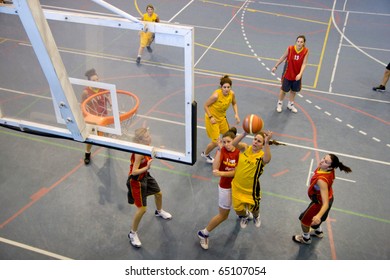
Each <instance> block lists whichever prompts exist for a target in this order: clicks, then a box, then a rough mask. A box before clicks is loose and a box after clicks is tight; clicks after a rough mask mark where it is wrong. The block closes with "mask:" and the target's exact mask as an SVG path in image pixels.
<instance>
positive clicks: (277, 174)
mask: <svg viewBox="0 0 390 280" xmlns="http://www.w3.org/2000/svg"><path fill="white" fill-rule="evenodd" d="M289 171H290V169H288V168H287V169H285V170H282V171H280V172H278V173H274V174H272V177H279V176H282V175H283V174H285V173H287V172H289Z"/></svg>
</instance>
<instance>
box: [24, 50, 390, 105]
mask: <svg viewBox="0 0 390 280" xmlns="http://www.w3.org/2000/svg"><path fill="white" fill-rule="evenodd" d="M19 45H21V46H26V47H31V44H28V43H19ZM58 50H59V52H64V53H71V54H75V55H83V56H89V57H96V58H102V59H109V60H120V61H122V62H126V63H135V62H134V60H131V59H128V58H115V57H112V56H105V55H100V54H95V53H85V52H77V51H72V50H65V49H61V48H59V49H58ZM264 65H265V64H264ZM264 65H263V66H264ZM149 66H154V67H160V68H163V69H171V70H176V71H179V72H183V69H181V68H178V67H177V66H164V65H153V64H150V65H149ZM195 73H196V74H198V75H205V76H211V77H218V78H220V75H219V74H212V73H208V72H205V71H200V70H196V69H195ZM235 80H237V81H243V82H247V83H254V84H260V85H267V86H273V87H278V88H280V85H278V84H275V83H269V82H262V81H253V80H250V79H244V78H239V77H235ZM278 80H279V81H280V78H279V77H278ZM302 90H303V91H308V92H312V93H321V94H327V95H333V96H340V97H345V98H352V99H360V100H364V101H371V102H378V103H386V104H390V101H387V100H380V99H373V98H367V97H360V96H355V95H348V94H342V93H337V92H328V91H323V90H316V89H310V88H302ZM298 96H299V97H303V95H302V94H298Z"/></svg>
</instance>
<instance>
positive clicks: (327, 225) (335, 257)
mask: <svg viewBox="0 0 390 280" xmlns="http://www.w3.org/2000/svg"><path fill="white" fill-rule="evenodd" d="M334 221H336V220H334V219H331V218H330V217H328V219H326V227H327V228H328V238H329V244H330V252H331V254H332V259H333V260H337V256H336V248H335V246H334V239H333V231H332V223H331V222H334Z"/></svg>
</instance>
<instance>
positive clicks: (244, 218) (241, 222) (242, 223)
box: [240, 216, 249, 228]
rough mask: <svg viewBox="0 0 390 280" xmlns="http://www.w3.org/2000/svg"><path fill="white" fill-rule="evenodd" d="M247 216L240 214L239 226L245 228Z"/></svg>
mask: <svg viewBox="0 0 390 280" xmlns="http://www.w3.org/2000/svg"><path fill="white" fill-rule="evenodd" d="M248 218H249V217H248V216H246V217H245V216H241V217H240V219H241V220H240V226H241V228H246V226H247V225H248Z"/></svg>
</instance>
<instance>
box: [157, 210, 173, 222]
mask: <svg viewBox="0 0 390 280" xmlns="http://www.w3.org/2000/svg"><path fill="white" fill-rule="evenodd" d="M154 215H155V216H156V217H161V218H163V219H164V220H170V219H172V215H171V214H170V213H168V212H166V211H164V210H162V209H161V210H160V211H158V210H156V212H154Z"/></svg>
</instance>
